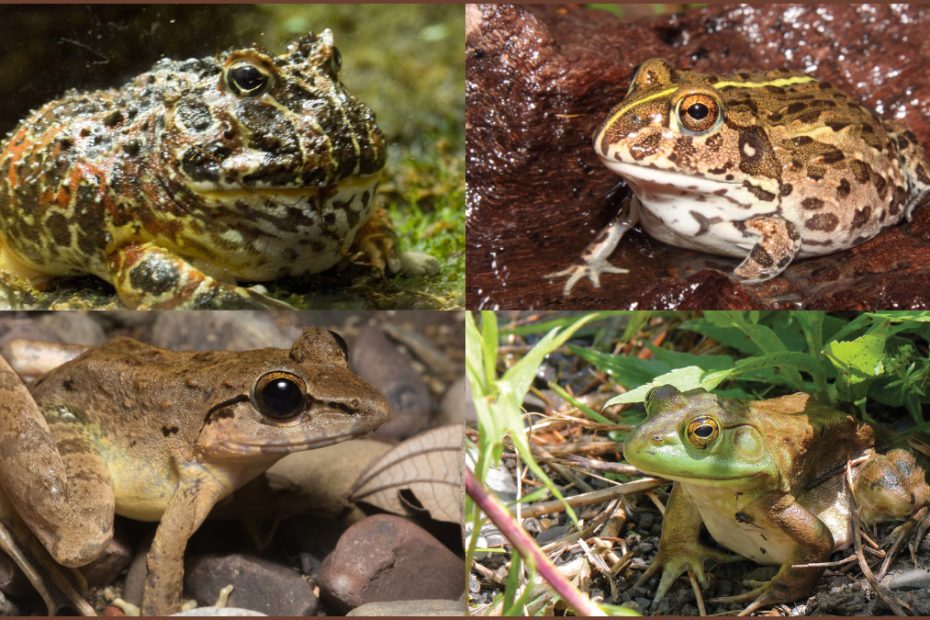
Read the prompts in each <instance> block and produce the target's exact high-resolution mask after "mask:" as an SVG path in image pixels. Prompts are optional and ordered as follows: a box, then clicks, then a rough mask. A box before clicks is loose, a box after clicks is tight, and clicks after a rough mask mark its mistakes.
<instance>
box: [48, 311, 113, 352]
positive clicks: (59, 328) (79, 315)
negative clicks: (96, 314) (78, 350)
mask: <svg viewBox="0 0 930 620" xmlns="http://www.w3.org/2000/svg"><path fill="white" fill-rule="evenodd" d="M38 323H39V326H40V329H42V330H46V331H48V332H49V333H51V334H52V335H53V339H54V340H59V339H60V340H61V342H66V343H68V344H84V345H89V346H94V345H98V344H102V343H103V342H104V341H105V340H106V339H107V336H106V334H104V333H103V328H102V327H101V326H100V323H98V322H97V321H96V320H94V319H93V318H91V315H89V314H86V313H84V312H52V313H50V314H44V315H42V317H41V318H40V319H39V320H38Z"/></svg>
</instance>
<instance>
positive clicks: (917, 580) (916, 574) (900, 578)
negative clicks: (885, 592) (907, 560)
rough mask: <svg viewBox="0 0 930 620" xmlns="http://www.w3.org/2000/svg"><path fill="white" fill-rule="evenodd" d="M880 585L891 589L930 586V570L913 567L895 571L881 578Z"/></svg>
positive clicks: (914, 588) (912, 588)
mask: <svg viewBox="0 0 930 620" xmlns="http://www.w3.org/2000/svg"><path fill="white" fill-rule="evenodd" d="M882 585H884V586H886V587H888V588H890V589H892V590H916V589H921V588H930V571H928V570H921V569H917V568H913V569H910V570H904V571H900V572H895V573H892V574H890V575H888V577H887V578H886V579H884V580H883V583H882Z"/></svg>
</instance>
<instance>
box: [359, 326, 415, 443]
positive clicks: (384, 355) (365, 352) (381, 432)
mask: <svg viewBox="0 0 930 620" xmlns="http://www.w3.org/2000/svg"><path fill="white" fill-rule="evenodd" d="M349 357H350V365H351V366H352V368H353V369H354V370H355V372H357V373H358V374H359V376H360V377H362V378H363V379H365V380H366V381H368V382H369V383H371V384H372V385H374V386H375V387H376V388H378V389H379V390H380V391H381V393H382V394H384V396H385V397H386V398H387V401H388V406H389V407H390V417H388V421H387V422H385V423H384V424H383V425H381V427H380V428H379V429H378V430H376V431H375V432H374V433H373V436H374V437H380V438H383V439H388V440H392V441H402V440H404V439H406V438H408V437H412V436H413V435H416V434H417V433H418V432H420V431H422V430H424V429H425V428H426V427H427V425H428V424H429V421H430V412H431V409H432V398H431V396H430V392H429V388H428V387H427V385H426V383H425V382H424V381H423V379H422V378H420V375H419V373H417V371H416V370H414V368H413V366H412V365H411V362H410V360H409V359H408V358H407V356H406V355H404V354H403V353H401V352H400V351H399V350H398V348H397V347H396V346H395V345H394V343H392V342H391V341H390V340H389V339H388V337H387V336H386V335H385V333H384V332H383V331H382V330H381V329H380V328H378V327H371V326H368V327H364V328H362V329H361V330H360V331H359V333H358V336H357V337H356V338H355V342H354V343H353V344H352V347H351V350H350V354H349Z"/></svg>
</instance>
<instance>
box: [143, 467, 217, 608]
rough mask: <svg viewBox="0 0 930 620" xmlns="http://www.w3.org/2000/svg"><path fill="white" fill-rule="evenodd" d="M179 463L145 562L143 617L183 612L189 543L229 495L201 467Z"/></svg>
mask: <svg viewBox="0 0 930 620" xmlns="http://www.w3.org/2000/svg"><path fill="white" fill-rule="evenodd" d="M176 463H177V465H176V467H177V470H178V476H179V482H178V488H177V490H176V491H175V492H174V495H172V496H171V500H170V501H169V502H168V507H167V508H166V509H165V513H164V514H163V515H162V518H161V521H160V522H159V524H158V528H157V529H156V530H155V538H154V539H153V540H152V546H151V547H150V548H149V552H148V555H147V556H146V559H145V561H146V566H147V567H148V575H147V576H146V578H145V585H144V587H143V591H142V615H144V616H165V615H168V614H171V613H175V612H177V611H178V610H180V609H181V592H182V590H183V587H184V550H185V549H186V548H187V541H188V539H189V538H190V537H191V535H193V533H194V532H195V531H196V530H197V528H198V527H200V525H201V524H202V523H203V521H204V519H206V518H207V515H208V514H209V513H210V510H211V509H212V508H213V506H214V505H215V504H216V502H217V501H219V500H220V499H221V498H222V497H223V495H224V494H225V492H226V491H227V490H226V489H224V488H223V487H222V486H221V485H220V483H219V482H217V480H216V478H214V477H213V476H212V475H211V474H210V473H209V472H208V471H207V470H206V469H205V468H204V467H203V466H202V465H200V464H199V463H194V462H190V463H188V462H181V461H176Z"/></svg>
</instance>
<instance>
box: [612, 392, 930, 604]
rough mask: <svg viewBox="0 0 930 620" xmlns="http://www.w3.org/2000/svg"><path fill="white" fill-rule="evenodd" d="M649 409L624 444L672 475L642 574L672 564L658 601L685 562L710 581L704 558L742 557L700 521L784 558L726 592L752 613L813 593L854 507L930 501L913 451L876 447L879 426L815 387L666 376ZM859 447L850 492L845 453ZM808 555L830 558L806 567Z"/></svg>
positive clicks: (729, 539)
mask: <svg viewBox="0 0 930 620" xmlns="http://www.w3.org/2000/svg"><path fill="white" fill-rule="evenodd" d="M646 412H647V418H646V420H645V421H644V422H643V423H642V424H640V425H639V426H637V427H636V428H634V429H633V430H632V431H631V432H630V434H629V435H628V436H627V438H626V440H625V441H624V444H623V454H624V457H625V458H626V460H627V461H629V462H630V463H631V464H632V465H634V466H636V467H637V468H638V469H640V470H641V471H643V472H646V473H649V474H652V475H656V476H660V477H663V478H668V479H670V480H673V481H674V485H673V486H672V493H671V495H670V497H669V501H668V506H667V507H666V510H665V518H664V522H663V525H662V537H661V539H660V541H659V553H658V555H657V556H656V557H655V559H654V560H653V562H652V564H651V565H650V567H649V569H648V570H647V571H646V572H645V573H644V574H643V576H642V578H641V579H640V584H644V583H645V582H646V581H648V580H649V578H650V577H652V576H653V575H655V574H656V573H657V572H658V571H659V570H662V571H663V572H662V578H661V580H660V581H659V586H658V588H657V590H656V594H655V602H656V603H657V602H658V601H660V600H661V599H662V598H663V597H664V596H665V594H666V592H668V590H669V588H670V587H671V586H672V584H673V583H674V582H675V580H676V579H677V578H678V576H679V575H681V574H682V573H683V572H685V571H686V570H690V571H693V573H694V575H695V577H696V578H697V579H698V581H699V582H700V583H701V584H702V585H703V586H704V587H707V586H708V580H707V578H706V576H705V574H704V567H703V564H704V561H705V560H715V561H730V560H732V559H734V557H733V556H731V555H730V554H727V553H725V552H723V551H722V550H720V549H718V548H715V547H710V546H708V545H706V544H704V543H702V542H701V540H700V531H701V527H702V525H703V526H704V527H705V528H706V529H707V531H708V532H709V533H710V535H711V537H713V539H714V540H716V541H717V542H718V543H720V544H721V545H723V546H724V547H726V548H727V549H729V550H731V551H733V552H735V553H737V554H739V555H740V556H742V557H746V558H749V559H751V560H754V561H756V562H759V563H762V564H774V565H776V566H778V567H779V569H778V572H777V573H776V574H775V577H773V578H772V580H771V581H769V582H767V583H764V584H763V585H761V586H760V587H758V588H756V589H753V590H750V591H748V592H746V593H744V594H738V595H735V596H731V597H723V598H718V599H716V600H717V601H718V602H724V603H739V602H747V603H749V605H748V606H747V607H746V608H745V609H744V610H743V612H742V613H741V614H740V615H745V614H748V613H751V612H753V611H755V610H756V609H758V608H760V607H763V606H766V605H772V604H775V603H783V602H789V601H794V600H797V599H798V598H801V597H803V596H806V595H807V594H809V593H810V591H811V589H812V588H813V586H814V584H815V583H817V581H818V580H819V579H820V576H821V575H822V574H823V571H824V568H823V566H822V563H824V562H826V561H828V560H829V558H830V555H831V554H832V553H833V551H834V550H839V549H844V548H846V547H848V546H849V545H850V543H851V540H852V526H851V524H852V514H853V511H854V510H858V513H859V516H860V518H861V520H862V521H863V522H865V523H876V522H880V521H889V520H899V519H906V518H908V517H910V516H911V515H914V514H915V512H916V511H918V509H921V508H922V507H925V506H927V505H928V503H930V486H928V485H927V482H926V475H925V472H924V469H923V468H922V467H921V466H920V465H919V464H918V463H917V461H916V459H915V457H914V455H913V454H912V453H911V452H909V451H907V450H903V449H894V450H890V451H888V452H887V453H885V454H878V453H876V452H875V450H874V448H875V446H876V429H875V428H873V427H872V426H870V425H868V424H865V423H862V422H859V421H857V420H856V419H855V418H853V417H852V416H850V415H847V414H845V413H843V412H841V411H837V410H835V409H833V408H831V407H828V406H826V405H823V404H821V403H818V402H817V401H816V400H814V399H813V398H811V397H810V396H809V395H807V394H803V393H798V394H790V395H788V396H783V397H780V398H771V399H767V400H758V401H744V400H737V399H731V398H723V397H719V396H716V395H714V394H711V393H708V392H706V391H704V390H700V389H698V390H692V391H688V392H680V391H679V390H677V389H676V388H675V387H673V386H670V385H666V386H662V387H657V388H654V389H653V390H652V391H650V392H649V394H648V395H647V396H646ZM856 457H861V458H860V459H859V464H858V465H857V466H856V467H855V468H854V469H853V470H852V489H851V492H850V490H849V488H848V487H847V485H846V463H847V459H853V458H856ZM806 564H821V565H820V566H804V567H802V566H799V565H806ZM888 564H890V562H886V564H885V565H884V566H883V567H882V572H881V574H880V575H879V577H878V578H879V579H881V575H882V574H884V571H885V570H887V567H888Z"/></svg>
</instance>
